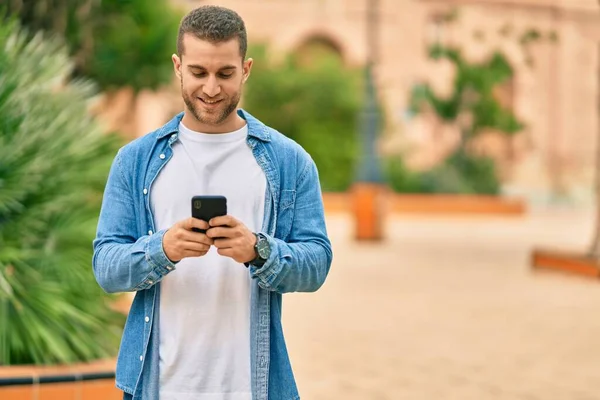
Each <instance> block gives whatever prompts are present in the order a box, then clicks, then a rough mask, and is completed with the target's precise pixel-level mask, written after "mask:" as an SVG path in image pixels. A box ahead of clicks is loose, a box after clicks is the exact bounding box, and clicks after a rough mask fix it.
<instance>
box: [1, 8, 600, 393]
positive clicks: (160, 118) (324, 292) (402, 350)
mask: <svg viewBox="0 0 600 400" xmlns="http://www.w3.org/2000/svg"><path fill="white" fill-rule="evenodd" d="M204 4H217V5H222V6H225V7H229V8H232V9H234V10H235V11H237V12H238V13H239V14H240V15H241V16H242V18H243V19H244V20H245V23H246V27H247V30H248V36H249V44H250V47H249V51H248V57H251V58H253V59H254V67H253V69H252V74H251V78H250V79H249V81H248V83H247V85H246V87H245V89H244V96H243V99H242V103H241V106H242V107H243V108H245V109H246V110H248V111H249V112H250V113H252V114H253V115H255V116H256V117H258V118H259V119H261V120H262V121H263V122H265V123H266V124H268V125H270V126H272V127H274V128H276V129H278V130H280V131H281V132H283V133H284V134H286V135H287V136H289V137H291V138H292V139H294V140H296V141H297V142H298V143H300V144H301V145H302V146H303V147H304V148H305V149H306V150H307V151H308V152H309V153H310V154H311V156H312V157H313V159H314V160H315V162H316V164H317V166H318V168H319V173H320V178H321V186H322V189H323V199H324V204H325V209H326V217H327V226H328V231H329V234H330V237H331V240H332V243H333V246H334V249H333V250H334V262H333V266H332V268H331V272H330V275H329V277H328V280H327V282H326V284H325V285H324V286H323V287H322V288H321V289H320V290H319V291H318V292H316V293H310V294H289V295H286V296H285V308H284V313H283V315H284V317H283V318H284V328H285V333H286V338H287V342H288V348H289V352H290V357H291V361H292V365H293V367H294V370H295V374H296V377H297V382H298V386H299V390H300V394H301V396H302V398H303V399H465V400H466V399H530V400H533V399H544V400H546V399H550V400H553V399H557V400H558V399H567V400H577V399H597V400H600V393H599V391H598V389H597V388H596V383H597V382H598V381H599V380H600V368H599V367H598V365H599V364H600V349H598V347H597V346H595V344H596V341H597V338H598V337H600V321H599V319H598V318H597V317H596V311H597V310H598V308H597V305H598V304H600V285H599V282H598V278H599V277H600V274H599V271H600V270H599V268H598V266H599V265H600V264H598V259H599V257H600V237H599V236H600V235H599V232H600V222H598V219H597V214H598V211H599V209H600V208H599V206H598V204H599V199H600V196H599V195H598V192H599V191H600V175H599V174H598V171H599V168H598V165H600V164H599V163H600V150H599V149H600V146H599V140H598V138H599V137H600V124H599V115H600V101H599V99H600V2H599V1H597V0H522V1H518V0H444V1H442V0H302V1H292V0H222V1H202V0H187V1H185V0H154V1H152V2H150V1H143V0H0V398H2V399H7V400H12V399H29V398H38V397H39V396H41V397H39V398H44V399H54V398H57V399H58V398H60V399H71V398H73V399H74V398H77V399H88V398H90V399H91V398H98V399H108V398H115V399H116V398H119V395H118V393H117V391H116V390H115V389H114V388H113V387H112V386H113V377H114V357H115V355H116V352H117V350H118V343H119V339H120V335H121V332H122V326H123V323H124V318H125V317H124V312H125V313H126V311H127V309H128V304H129V302H130V299H131V296H129V295H112V296H108V295H106V294H104V293H103V292H102V291H101V289H100V288H99V287H98V286H97V284H96V282H95V280H94V277H93V275H92V269H91V255H92V253H91V242H92V240H93V238H94V235H95V228H96V223H97V217H98V212H99V206H100V201H101V198H102V190H103V188H104V184H105V180H106V176H107V174H108V168H109V166H110V163H111V162H112V159H113V157H114V155H115V154H116V151H117V149H118V148H119V147H120V146H122V145H124V144H126V143H127V142H129V141H131V140H133V139H135V138H136V137H139V136H142V135H144V134H146V133H148V132H150V131H152V130H154V129H156V128H158V127H160V126H161V125H163V124H164V123H165V122H167V121H168V120H170V119H171V118H172V116H173V115H174V114H176V113H178V112H180V111H181V110H182V109H183V101H182V99H181V95H180V92H179V85H180V84H179V82H178V81H177V79H176V78H175V76H174V74H173V69H172V68H173V67H172V62H171V54H173V53H174V52H175V44H176V36H177V29H178V24H179V21H180V19H181V18H182V16H183V15H185V13H186V12H187V11H189V10H191V9H192V8H195V7H197V6H200V5H204ZM32 396H38V397H32ZM93 396H96V397H93Z"/></svg>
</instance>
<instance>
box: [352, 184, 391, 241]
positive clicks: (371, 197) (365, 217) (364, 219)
mask: <svg viewBox="0 0 600 400" xmlns="http://www.w3.org/2000/svg"><path fill="white" fill-rule="evenodd" d="M385 194H386V188H385V186H383V185H379V184H374V183H357V184H355V185H354V186H353V187H352V210H353V214H354V217H355V228H356V229H355V238H356V240H372V241H379V240H382V239H383V220H384V215H385V202H384V200H385Z"/></svg>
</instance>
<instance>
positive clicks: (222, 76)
mask: <svg viewBox="0 0 600 400" xmlns="http://www.w3.org/2000/svg"><path fill="white" fill-rule="evenodd" d="M220 76H221V78H224V79H229V78H231V77H232V76H233V74H220Z"/></svg>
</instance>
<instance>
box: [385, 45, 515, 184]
mask: <svg viewBox="0 0 600 400" xmlns="http://www.w3.org/2000/svg"><path fill="white" fill-rule="evenodd" d="M429 57H430V58H431V59H433V60H441V59H446V60H448V61H450V62H451V63H452V64H453V65H454V67H455V70H456V75H455V78H454V85H453V91H452V93H451V94H450V95H449V96H448V97H445V98H444V97H441V96H438V95H436V94H435V93H434V91H433V89H432V88H431V86H430V85H429V84H428V83H422V84H419V85H416V86H415V87H414V88H413V90H412V92H411V95H410V101H409V105H410V109H411V111H412V112H413V113H419V112H422V111H423V110H424V109H426V108H427V109H429V110H432V111H433V112H434V114H435V115H436V116H437V117H438V118H439V119H440V120H442V121H444V122H447V123H453V124H457V125H458V126H459V127H460V129H461V145H460V146H459V147H458V149H457V150H456V151H455V152H454V153H453V154H452V155H451V156H450V157H449V158H448V159H447V160H445V162H444V163H443V164H442V165H440V166H438V167H435V168H433V169H432V170H430V171H426V172H425V173H423V174H414V173H413V174H411V173H410V172H409V171H407V170H406V169H405V168H404V166H403V164H402V163H400V164H399V163H398V162H393V161H392V162H389V163H388V164H387V166H388V176H389V179H390V180H391V181H392V187H393V188H395V190H397V191H401V192H404V191H414V190H415V189H417V191H419V192H426V193H435V192H442V193H481V194H497V193H498V192H499V191H500V182H499V178H498V176H497V172H496V168H495V165H494V162H493V161H492V159H490V158H488V157H483V156H477V155H474V154H471V153H469V152H468V150H467V143H468V142H469V141H470V140H471V139H473V138H474V137H476V136H477V135H479V134H480V133H481V132H483V131H484V130H486V129H493V130H495V131H498V132H503V133H505V134H506V135H514V134H516V133H518V132H520V131H521V130H522V129H523V127H524V124H523V123H522V122H521V121H519V120H518V119H517V117H516V116H515V115H514V114H513V112H512V111H511V110H510V109H507V108H505V107H503V105H502V104H501V103H500V101H499V100H498V99H497V98H496V96H495V94H494V90H495V89H496V88H497V87H498V86H499V85H502V84H504V83H505V82H506V81H507V80H509V79H510V78H511V77H512V76H513V70H512V67H511V66H510V64H509V62H508V61H507V60H506V58H505V57H504V55H503V54H502V53H500V52H494V53H493V54H492V55H491V57H490V58H489V59H488V60H486V61H484V62H482V63H473V62H469V61H467V60H466V59H465V58H464V57H463V55H462V53H461V51H460V49H458V48H456V47H451V46H443V45H440V44H436V45H433V46H431V47H430V50H429Z"/></svg>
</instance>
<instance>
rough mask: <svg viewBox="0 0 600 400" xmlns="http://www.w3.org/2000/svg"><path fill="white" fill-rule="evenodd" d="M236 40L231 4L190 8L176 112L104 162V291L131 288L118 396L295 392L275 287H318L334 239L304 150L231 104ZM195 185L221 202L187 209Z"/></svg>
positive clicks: (240, 63)
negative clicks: (204, 217) (197, 215)
mask: <svg viewBox="0 0 600 400" xmlns="http://www.w3.org/2000/svg"><path fill="white" fill-rule="evenodd" d="M246 48H247V43H246V30H245V26H244V22H243V21H242V19H241V18H240V17H239V15H237V14H236V13H235V12H233V11H231V10H228V9H225V8H221V7H215V6H204V7H200V8H198V9H195V10H193V11H192V12H190V13H189V14H188V15H187V16H186V17H185V18H184V19H183V20H182V22H181V25H180V29H179V36H178V41H177V55H173V57H172V58H173V65H174V69H175V74H176V75H177V77H178V78H179V79H180V81H181V94H182V96H183V100H184V103H185V108H184V112H183V113H181V114H179V115H177V116H175V117H174V118H173V119H172V120H171V121H170V122H168V123H167V124H166V125H165V126H163V127H162V128H160V129H158V130H156V131H154V132H152V133H150V134H148V135H146V136H144V137H142V138H139V139H137V140H135V141H133V142H131V143H129V144H128V145H127V146H125V147H123V148H122V149H121V150H120V151H119V152H118V154H117V156H116V158H115V161H114V163H113V165H112V168H111V172H110V175H109V177H108V182H107V185H106V190H105V193H104V199H103V204H102V210H101V213H100V220H99V223H98V231H97V237H96V239H95V241H94V258H93V266H94V274H95V276H96V279H97V281H98V283H99V284H100V286H101V287H102V288H103V289H104V290H106V291H107V292H111V293H114V292H126V291H136V292H137V293H136V296H135V300H134V302H133V305H132V307H131V310H130V312H129V317H128V319H127V324H126V325H125V331H124V334H123V339H122V343H121V348H120V351H119V357H118V362H117V379H116V384H117V387H118V388H119V389H121V390H123V391H124V396H125V397H124V398H129V399H131V398H133V399H143V400H153V399H157V398H159V396H160V399H161V400H175V399H176V400H191V399H194V400H217V399H227V400H267V399H268V400H293V399H298V398H299V397H298V392H297V389H296V385H295V382H294V377H293V374H292V370H291V366H290V362H289V359H288V355H287V350H286V346H285V341H284V337H283V332H282V327H281V294H282V293H286V292H312V291H315V290H317V289H318V288H319V287H320V286H321V285H322V284H323V282H324V281H325V278H326V276H327V273H328V271H329V267H330V265H331V260H332V252H331V244H330V242H329V239H328V237H327V233H326V229H325V222H324V212H323V204H322V198H321V191H320V186H319V179H318V174H317V169H316V167H315V165H314V163H313V161H312V160H311V158H310V156H309V155H308V154H307V153H306V152H305V151H304V150H303V149H302V148H301V147H300V146H299V145H298V144H296V143H294V142H293V141H291V140H290V139H288V138H286V137H285V136H283V135H282V134H280V133H279V132H277V131H275V130H273V129H271V128H269V127H267V126H265V125H264V124H262V123H261V122H260V121H258V120H257V119H255V118H254V117H252V116H251V115H250V114H248V113H247V112H245V111H243V110H241V109H238V108H237V105H238V102H239V100H240V96H241V93H242V88H243V86H244V83H245V82H246V80H247V79H248V77H249V75H250V70H251V68H252V60H251V59H248V60H246ZM195 195H223V196H225V197H226V198H227V206H228V215H226V216H222V217H216V218H213V219H212V220H210V221H201V220H199V219H194V218H191V198H192V196H195ZM192 228H198V229H206V233H205V234H204V233H198V232H196V231H194V230H192Z"/></svg>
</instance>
